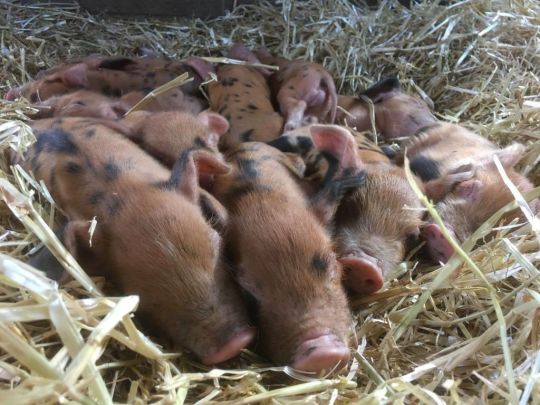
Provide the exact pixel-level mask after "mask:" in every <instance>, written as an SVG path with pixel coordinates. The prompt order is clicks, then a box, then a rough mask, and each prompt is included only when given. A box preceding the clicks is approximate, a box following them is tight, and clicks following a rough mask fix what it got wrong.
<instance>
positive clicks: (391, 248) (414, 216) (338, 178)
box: [270, 125, 422, 294]
mask: <svg viewBox="0 0 540 405" xmlns="http://www.w3.org/2000/svg"><path fill="white" fill-rule="evenodd" d="M301 129H302V128H301ZM299 131H300V130H297V131H294V132H292V133H289V134H284V135H283V136H281V137H280V138H278V139H277V140H276V141H274V142H271V143H270V144H271V145H273V146H275V147H277V148H279V149H280V150H282V151H285V152H292V153H299V155H300V156H302V158H303V159H304V161H305V163H306V166H307V167H308V168H309V169H310V172H311V173H317V176H315V175H313V174H312V176H313V177H316V178H317V179H321V178H322V181H321V182H320V183H319V186H318V187H319V188H320V189H322V191H323V192H324V189H325V188H327V187H329V186H331V185H332V184H333V183H334V182H338V183H340V182H343V181H346V179H347V176H348V173H351V172H352V173H357V172H364V173H365V182H363V183H361V184H359V185H358V186H356V187H354V188H351V189H349V192H348V193H347V194H346V195H344V196H343V197H342V198H340V199H339V201H338V202H337V205H336V207H335V210H334V212H332V222H331V225H330V228H331V229H332V234H333V242H334V246H335V251H336V253H337V255H338V260H339V261H340V262H341V263H342V265H343V268H344V274H343V282H344V285H345V286H346V287H347V288H348V289H349V290H350V291H352V292H355V293H359V294H370V293H373V292H375V291H377V290H379V289H380V288H381V287H382V285H383V283H384V281H386V280H388V279H389V277H390V276H391V275H392V273H393V270H394V269H395V267H396V266H397V265H398V264H399V263H400V262H401V261H403V259H404V257H405V254H406V252H407V251H408V250H409V249H410V248H411V247H413V244H414V243H415V242H416V241H417V239H418V236H419V233H420V231H419V227H420V226H421V225H422V220H421V217H422V211H421V210H420V201H419V200H418V198H417V197H416V195H415V194H414V192H413V190H412V188H411V187H410V185H409V183H408V181H407V179H406V178H405V173H404V171H403V169H402V168H400V167H397V166H395V165H393V164H392V163H390V161H389V159H388V158H387V157H386V156H385V155H384V153H383V152H382V150H381V149H379V148H378V147H377V146H376V145H375V144H373V143H372V142H371V141H370V140H369V139H367V138H365V137H364V136H363V135H362V134H359V133H355V136H353V135H352V134H351V131H350V130H349V129H347V128H345V127H340V126H336V125H312V126H309V127H304V128H303V131H304V133H303V134H302V133H301V132H299ZM323 142H332V143H335V144H336V145H339V146H337V147H336V148H337V150H339V151H340V156H339V157H338V158H336V156H333V155H331V154H328V153H325V154H323V155H321V154H320V153H319V152H318V149H317V148H316V147H315V144H317V143H318V144H322V143H323ZM322 157H323V158H322ZM321 158H322V159H321Z"/></svg>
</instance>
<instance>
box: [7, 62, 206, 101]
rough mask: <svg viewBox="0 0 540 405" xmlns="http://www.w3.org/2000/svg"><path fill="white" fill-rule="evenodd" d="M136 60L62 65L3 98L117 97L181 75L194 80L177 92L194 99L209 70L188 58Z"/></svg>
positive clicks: (12, 90) (14, 89)
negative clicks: (74, 93)
mask: <svg viewBox="0 0 540 405" xmlns="http://www.w3.org/2000/svg"><path fill="white" fill-rule="evenodd" d="M139 59H140V58H108V59H100V60H99V62H97V63H89V62H88V61H82V62H79V63H66V64H63V65H61V66H59V67H57V68H55V69H51V70H50V71H49V73H44V74H42V75H38V78H36V79H35V80H33V81H31V82H28V83H26V84H24V85H22V86H20V87H15V88H13V89H11V90H10V91H9V92H8V93H7V94H6V96H5V98H6V99H7V100H15V99H16V98H18V97H24V98H26V99H28V100H30V102H32V103H37V102H41V101H45V100H47V99H48V98H50V97H53V96H57V95H62V94H66V93H70V92H72V91H75V90H78V89H86V90H92V91H95V92H98V93H102V94H104V95H107V96H114V97H121V96H122V95H125V94H126V93H129V92H131V91H145V90H148V89H153V88H155V87H158V86H161V85H162V84H165V83H167V82H169V81H171V80H173V79H174V78H176V77H177V76H179V75H181V74H182V73H185V72H187V73H189V74H190V76H192V77H194V79H195V80H193V81H191V82H189V83H186V84H184V85H183V86H182V87H181V89H182V91H184V93H185V94H187V95H191V96H194V95H197V94H199V90H198V87H199V85H200V84H201V83H202V81H203V80H204V79H205V78H206V77H207V75H208V74H209V72H210V71H211V70H212V69H213V68H212V66H211V65H210V64H208V63H206V62H205V61H203V60H202V59H200V58H190V59H188V60H187V61H185V62H181V61H167V60H164V59H158V60H157V61H154V62H153V63H152V61H150V60H146V59H145V60H144V63H142V62H140V61H139Z"/></svg>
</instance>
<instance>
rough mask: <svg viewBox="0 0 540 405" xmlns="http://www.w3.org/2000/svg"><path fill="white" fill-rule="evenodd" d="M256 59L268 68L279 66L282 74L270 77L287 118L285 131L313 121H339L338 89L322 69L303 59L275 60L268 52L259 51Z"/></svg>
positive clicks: (272, 86) (272, 87)
mask: <svg viewBox="0 0 540 405" xmlns="http://www.w3.org/2000/svg"><path fill="white" fill-rule="evenodd" d="M256 55H257V57H258V58H259V59H260V60H261V61H262V62H263V63H265V64H275V65H277V66H279V71H278V72H276V73H274V74H273V75H272V76H271V77H270V85H271V89H272V93H273V94H274V95H275V97H276V101H277V104H278V105H279V109H280V111H281V114H283V116H284V117H285V128H284V130H285V131H290V130H292V129H295V128H298V127H300V126H302V125H304V124H305V123H306V122H310V121H311V120H315V122H319V121H320V122H325V121H326V122H329V123H333V122H334V121H335V119H336V108H337V95H336V87H335V84H334V79H332V76H331V75H330V73H329V72H328V71H327V70H326V69H325V68H324V67H323V66H322V65H320V64H318V63H313V62H307V61H303V60H299V59H297V60H293V61H289V60H287V59H284V58H275V57H273V56H272V55H271V54H270V53H269V52H268V51H267V50H265V49H262V50H259V51H257V52H256Z"/></svg>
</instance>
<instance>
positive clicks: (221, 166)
mask: <svg viewBox="0 0 540 405" xmlns="http://www.w3.org/2000/svg"><path fill="white" fill-rule="evenodd" d="M193 159H194V161H195V166H196V167H197V177H198V184H199V185H200V186H201V187H202V188H205V189H210V188H211V187H212V185H213V184H214V178H215V176H217V175H221V174H227V173H229V171H230V170H231V168H230V166H229V165H228V164H227V163H225V162H224V161H223V159H222V158H221V154H216V153H211V152H207V151H205V150H202V149H199V150H195V151H193Z"/></svg>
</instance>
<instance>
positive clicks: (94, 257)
mask: <svg viewBox="0 0 540 405" xmlns="http://www.w3.org/2000/svg"><path fill="white" fill-rule="evenodd" d="M101 227H102V225H101V226H100V225H99V223H98V225H97V226H96V228H95V229H94V230H93V231H92V232H90V222H88V221H70V222H68V223H67V224H66V226H65V228H64V232H63V240H64V245H65V246H66V248H67V250H69V252H70V253H71V254H72V255H73V257H74V258H75V259H76V260H77V262H79V264H80V265H81V266H82V267H83V268H84V270H85V271H86V272H87V273H89V274H90V275H97V274H99V271H100V269H101V267H102V266H101V264H102V263H101V260H100V258H102V257H104V255H105V251H104V250H105V249H106V246H107V245H108V241H107V240H106V237H105V232H104V231H103V230H102V229H101ZM101 271H103V269H101Z"/></svg>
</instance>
